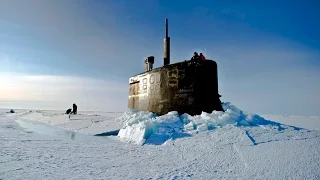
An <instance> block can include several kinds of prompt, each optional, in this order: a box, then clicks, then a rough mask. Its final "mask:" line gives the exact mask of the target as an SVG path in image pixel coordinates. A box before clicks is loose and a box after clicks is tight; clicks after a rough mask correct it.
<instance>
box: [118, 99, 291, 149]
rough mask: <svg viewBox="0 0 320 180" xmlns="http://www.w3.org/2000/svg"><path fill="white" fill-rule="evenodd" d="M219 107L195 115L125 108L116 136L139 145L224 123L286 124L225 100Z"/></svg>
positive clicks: (241, 124) (184, 135)
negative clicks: (219, 108)
mask: <svg viewBox="0 0 320 180" xmlns="http://www.w3.org/2000/svg"><path fill="white" fill-rule="evenodd" d="M223 109H224V110H225V112H221V111H213V112H212V113H206V112H202V114H201V115H196V116H190V115H188V114H183V115H181V116H179V114H178V113H177V112H176V111H172V112H169V113H168V114H165V115H162V116H156V115H155V114H153V113H150V112H143V111H136V110H128V111H127V112H125V113H124V114H123V115H122V116H121V117H119V118H118V121H120V122H121V123H122V125H123V127H122V129H120V131H119V134H118V136H119V137H120V138H121V139H122V140H123V141H126V142H132V143H136V144H139V145H142V144H144V143H151V144H158V143H163V142H165V141H166V140H168V139H170V138H173V139H175V138H177V137H187V136H191V135H192V134H196V133H199V132H204V131H207V130H212V129H215V128H219V127H222V126H226V125H232V126H258V125H261V126H265V125H267V126H275V127H277V128H280V130H281V129H283V128H286V129H287V128H290V127H289V126H286V125H281V124H279V123H275V122H272V121H268V120H265V119H264V118H262V117H260V116H258V115H256V114H246V113H244V112H243V111H241V110H240V109H238V108H236V107H235V106H234V105H232V104H231V103H229V102H227V103H223ZM292 128H293V127H292ZM292 128H291V129H292Z"/></svg>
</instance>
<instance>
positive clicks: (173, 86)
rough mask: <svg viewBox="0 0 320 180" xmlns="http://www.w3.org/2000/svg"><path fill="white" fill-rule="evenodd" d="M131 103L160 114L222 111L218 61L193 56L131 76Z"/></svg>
mask: <svg viewBox="0 0 320 180" xmlns="http://www.w3.org/2000/svg"><path fill="white" fill-rule="evenodd" d="M129 83H130V85H129V96H128V107H129V108H131V109H136V110H140V111H149V112H153V113H156V114H158V115H164V114H167V113H168V112H170V111H178V113H179V114H183V113H187V114H190V115H199V114H201V113H202V112H207V113H211V112H212V111H214V110H216V111H223V108H222V105H221V101H220V97H221V96H220V95H219V92H218V71H217V63H216V62H215V61H213V60H205V61H202V60H198V61H194V60H190V61H183V62H179V63H175V64H169V65H165V66H162V67H159V68H156V69H153V70H150V71H147V72H144V73H141V74H137V75H135V76H133V77H131V78H130V79H129Z"/></svg>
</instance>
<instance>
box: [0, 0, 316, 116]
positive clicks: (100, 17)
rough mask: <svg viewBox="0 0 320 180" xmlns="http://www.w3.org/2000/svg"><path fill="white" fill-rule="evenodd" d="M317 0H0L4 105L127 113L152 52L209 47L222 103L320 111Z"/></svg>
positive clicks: (177, 54)
mask: <svg viewBox="0 0 320 180" xmlns="http://www.w3.org/2000/svg"><path fill="white" fill-rule="evenodd" d="M318 7H320V1H315V0H314V1H312V0H309V1H308V0H306V1H295V0H292V1H259V2H258V1H212V0H197V1H191V0H190V1H189V0H87V1H84V0H74V1H72V0H0V108H32V109H34V108H36V109H63V110H64V109H67V108H70V107H72V103H74V102H75V103H77V104H78V107H79V110H85V109H86V110H106V111H123V110H125V109H126V107H127V95H128V79H129V77H130V76H131V75H134V74H137V73H140V72H142V71H143V70H144V64H143V60H144V58H145V57H147V56H150V55H153V56H155V58H156V59H155V60H156V63H155V66H156V67H158V66H161V65H162V63H163V62H162V59H163V38H164V20H165V18H168V19H169V36H170V37H171V62H178V61H182V60H185V59H189V58H190V57H191V56H192V54H193V52H194V51H198V52H201V51H202V52H205V51H206V56H207V58H209V59H213V60H215V61H216V62H217V63H218V71H219V92H220V94H221V95H222V98H221V99H222V101H229V102H231V103H233V104H234V105H236V106H238V107H239V108H240V109H243V110H245V111H249V112H252V113H258V114H296V115H320V109H319V107H320V33H319V32H320V25H319V22H320V11H319V10H318Z"/></svg>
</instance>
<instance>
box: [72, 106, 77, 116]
mask: <svg viewBox="0 0 320 180" xmlns="http://www.w3.org/2000/svg"><path fill="white" fill-rule="evenodd" d="M77 109H78V107H77V105H76V104H73V111H72V113H73V114H77Z"/></svg>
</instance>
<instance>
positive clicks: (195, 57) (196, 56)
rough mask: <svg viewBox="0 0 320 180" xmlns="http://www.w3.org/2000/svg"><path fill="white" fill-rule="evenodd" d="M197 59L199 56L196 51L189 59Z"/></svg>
mask: <svg viewBox="0 0 320 180" xmlns="http://www.w3.org/2000/svg"><path fill="white" fill-rule="evenodd" d="M199 59H200V56H199V55H198V53H197V52H194V53H193V56H192V58H191V60H199Z"/></svg>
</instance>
